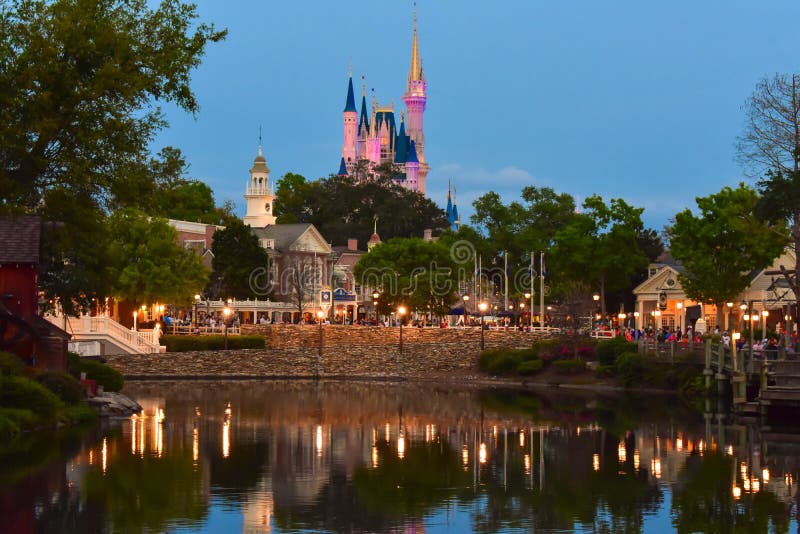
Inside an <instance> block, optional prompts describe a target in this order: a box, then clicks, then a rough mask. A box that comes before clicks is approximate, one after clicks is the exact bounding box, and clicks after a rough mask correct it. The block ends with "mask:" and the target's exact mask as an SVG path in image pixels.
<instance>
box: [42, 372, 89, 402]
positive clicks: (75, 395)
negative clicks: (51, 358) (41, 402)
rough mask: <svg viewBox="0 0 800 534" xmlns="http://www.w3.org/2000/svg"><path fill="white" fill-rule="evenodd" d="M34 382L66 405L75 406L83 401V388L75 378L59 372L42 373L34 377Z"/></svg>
mask: <svg viewBox="0 0 800 534" xmlns="http://www.w3.org/2000/svg"><path fill="white" fill-rule="evenodd" d="M33 379H34V380H36V381H37V382H39V383H40V384H41V385H43V386H44V387H46V388H47V389H49V390H50V391H52V392H53V393H55V394H56V396H58V398H59V399H61V400H62V401H64V402H66V403H67V404H77V403H78V402H80V401H81V399H83V388H82V387H81V384H80V382H78V381H77V380H75V377H73V376H72V375H70V374H68V373H63V372H61V371H43V372H41V373H38V374H36V375H34V377H33Z"/></svg>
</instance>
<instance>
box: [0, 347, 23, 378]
mask: <svg viewBox="0 0 800 534" xmlns="http://www.w3.org/2000/svg"><path fill="white" fill-rule="evenodd" d="M24 368H25V364H24V363H23V361H22V359H21V358H20V357H19V356H17V355H16V354H14V353H11V352H0V376H19V375H21V374H22V370H23V369H24Z"/></svg>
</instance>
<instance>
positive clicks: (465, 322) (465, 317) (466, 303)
mask: <svg viewBox="0 0 800 534" xmlns="http://www.w3.org/2000/svg"><path fill="white" fill-rule="evenodd" d="M461 298H463V299H464V326H467V305H468V304H469V295H464V296H463V297H461Z"/></svg>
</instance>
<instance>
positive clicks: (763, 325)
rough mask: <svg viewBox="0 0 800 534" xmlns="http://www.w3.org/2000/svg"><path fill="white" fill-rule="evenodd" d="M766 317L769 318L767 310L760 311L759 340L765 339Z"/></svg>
mask: <svg viewBox="0 0 800 534" xmlns="http://www.w3.org/2000/svg"><path fill="white" fill-rule="evenodd" d="M767 317H769V311H768V310H761V338H762V339H763V338H766V337H767Z"/></svg>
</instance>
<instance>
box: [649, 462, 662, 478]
mask: <svg viewBox="0 0 800 534" xmlns="http://www.w3.org/2000/svg"><path fill="white" fill-rule="evenodd" d="M650 467H651V468H652V470H653V476H654V477H656V478H661V458H653V461H652V462H650Z"/></svg>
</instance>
